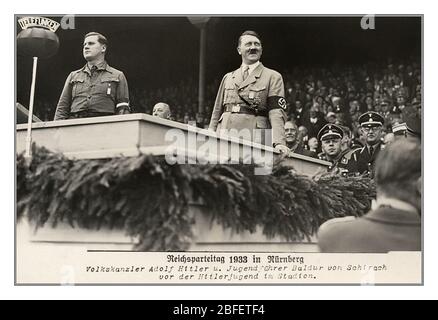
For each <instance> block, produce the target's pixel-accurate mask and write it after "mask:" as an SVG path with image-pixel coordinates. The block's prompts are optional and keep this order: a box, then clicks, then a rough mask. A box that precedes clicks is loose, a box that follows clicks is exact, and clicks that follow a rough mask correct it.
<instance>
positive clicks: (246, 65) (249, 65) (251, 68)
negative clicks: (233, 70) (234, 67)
mask: <svg viewBox="0 0 438 320" xmlns="http://www.w3.org/2000/svg"><path fill="white" fill-rule="evenodd" d="M259 64H260V60H259V61H257V62H256V63H253V64H245V63H242V66H241V68H242V74H243V71H244V70H245V67H248V68H249V69H248V74H251V72H253V71H254V70H255V68H257V67H258V66H259Z"/></svg>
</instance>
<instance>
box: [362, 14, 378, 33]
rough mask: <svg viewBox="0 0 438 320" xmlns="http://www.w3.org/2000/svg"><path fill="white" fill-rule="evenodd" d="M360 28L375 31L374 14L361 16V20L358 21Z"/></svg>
mask: <svg viewBox="0 0 438 320" xmlns="http://www.w3.org/2000/svg"><path fill="white" fill-rule="evenodd" d="M360 27H361V28H362V29H363V30H369V29H371V30H374V29H376V22H375V17H374V14H367V15H365V16H363V17H362V19H361V20H360Z"/></svg>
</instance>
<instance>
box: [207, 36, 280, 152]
mask: <svg viewBox="0 0 438 320" xmlns="http://www.w3.org/2000/svg"><path fill="white" fill-rule="evenodd" d="M237 52H238V53H239V55H241V56H242V65H241V66H240V67H239V68H238V69H237V70H234V71H232V72H229V73H227V74H226V75H225V76H224V77H223V79H222V82H221V84H220V87H219V91H218V94H217V97H216V101H215V104H214V108H213V113H212V116H211V120H210V125H209V130H212V131H216V132H218V133H221V131H222V130H226V132H227V133H228V134H232V131H236V130H237V132H239V131H240V132H242V131H246V132H249V133H250V134H251V136H250V137H249V139H251V140H253V141H254V142H259V143H262V144H265V145H269V146H273V147H274V148H275V149H277V150H278V151H280V152H282V153H284V154H288V153H289V148H288V147H287V146H286V139H285V133H284V124H285V122H286V118H287V116H286V113H285V110H286V100H285V99H284V84H283V78H282V76H281V74H280V73H278V72H277V71H275V70H272V69H268V68H266V67H265V66H264V65H263V64H262V63H261V62H260V57H261V55H262V43H261V40H260V37H259V35H258V34H257V33H256V32H254V31H245V32H243V33H242V34H241V36H240V37H239V41H238V46H237ZM230 129H233V130H231V131H230ZM266 129H272V134H271V135H267V137H266V139H265V135H264V130H266ZM257 131H258V133H262V134H261V136H260V137H258V136H259V134H255V132H257ZM243 138H245V137H243Z"/></svg>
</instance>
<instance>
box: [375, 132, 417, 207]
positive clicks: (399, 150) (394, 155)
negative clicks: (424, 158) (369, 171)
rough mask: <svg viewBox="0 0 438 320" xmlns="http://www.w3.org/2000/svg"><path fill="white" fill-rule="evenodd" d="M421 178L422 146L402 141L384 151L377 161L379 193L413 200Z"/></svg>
mask: <svg viewBox="0 0 438 320" xmlns="http://www.w3.org/2000/svg"><path fill="white" fill-rule="evenodd" d="M420 176H421V145H420V143H418V142H417V141H415V140H410V139H401V140H397V141H395V142H393V143H391V144H390V145H389V146H387V147H386V148H385V149H383V150H382V151H381V152H380V153H379V156H378V157H377V159H376V172H375V179H376V184H377V189H378V192H379V191H380V192H382V193H384V194H385V195H386V196H389V197H394V198H397V199H406V200H408V199H411V198H412V196H413V195H414V194H415V192H416V183H417V180H418V178H419V177H420Z"/></svg>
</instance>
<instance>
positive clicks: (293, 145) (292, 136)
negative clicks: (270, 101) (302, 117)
mask: <svg viewBox="0 0 438 320" xmlns="http://www.w3.org/2000/svg"><path fill="white" fill-rule="evenodd" d="M284 133H285V136H286V146H287V147H288V148H289V149H290V151H291V152H292V153H298V154H302V155H305V156H309V157H311V156H312V153H310V152H309V151H308V150H306V149H305V148H304V145H303V141H302V140H301V136H300V134H299V132H298V128H297V125H296V124H295V123H294V122H292V121H286V123H285V124H284Z"/></svg>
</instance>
